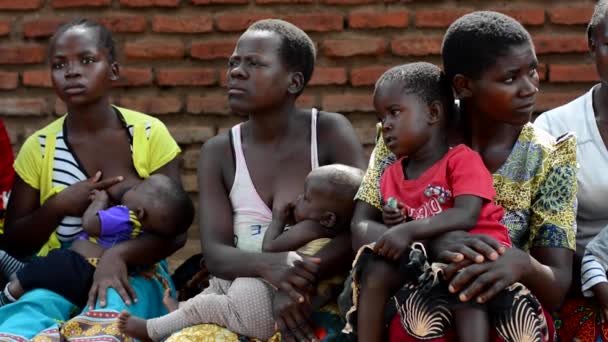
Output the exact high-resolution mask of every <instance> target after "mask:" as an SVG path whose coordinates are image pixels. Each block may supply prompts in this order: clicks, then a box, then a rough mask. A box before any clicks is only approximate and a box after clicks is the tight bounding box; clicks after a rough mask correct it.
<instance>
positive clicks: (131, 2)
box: [120, 0, 181, 7]
mask: <svg viewBox="0 0 608 342" xmlns="http://www.w3.org/2000/svg"><path fill="white" fill-rule="evenodd" d="M180 1H181V0H120V5H121V6H125V7H178V6H179V2H180Z"/></svg>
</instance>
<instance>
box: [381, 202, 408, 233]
mask: <svg viewBox="0 0 608 342" xmlns="http://www.w3.org/2000/svg"><path fill="white" fill-rule="evenodd" d="M403 208H404V207H403V203H401V202H397V207H396V208H394V207H392V206H390V205H388V204H386V205H385V206H384V207H383V208H382V221H383V222H384V224H385V225H386V226H387V227H392V226H395V225H398V224H401V223H403V222H404V221H405V219H404V215H403Z"/></svg>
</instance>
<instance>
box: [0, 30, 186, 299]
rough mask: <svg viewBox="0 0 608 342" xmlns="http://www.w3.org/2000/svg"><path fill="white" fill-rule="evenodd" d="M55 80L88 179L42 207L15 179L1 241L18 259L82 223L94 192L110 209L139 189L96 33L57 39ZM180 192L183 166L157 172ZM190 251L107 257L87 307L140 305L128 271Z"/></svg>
mask: <svg viewBox="0 0 608 342" xmlns="http://www.w3.org/2000/svg"><path fill="white" fill-rule="evenodd" d="M50 62H51V70H52V72H51V78H52V82H53V87H54V89H55V91H56V93H57V95H58V96H59V97H60V98H61V99H62V100H63V101H64V102H65V103H66V105H67V108H68V113H69V115H68V116H67V118H66V128H67V142H68V144H69V145H70V147H71V149H72V152H73V153H74V155H75V156H76V157H77V159H78V160H79V163H80V165H81V167H82V168H83V169H84V171H85V172H86V174H88V175H89V176H90V178H89V179H88V180H86V181H83V182H79V183H76V184H74V185H72V186H69V187H67V188H66V189H65V190H63V191H61V192H60V193H58V194H57V195H55V196H53V197H52V198H50V199H48V200H47V201H46V202H44V204H42V205H40V203H39V202H40V192H39V191H38V190H37V189H34V188H32V187H30V186H29V185H28V184H26V183H25V182H24V181H23V180H22V179H20V178H19V177H16V178H17V179H16V182H15V185H14V186H13V191H12V196H13V197H12V200H11V202H10V205H9V208H8V211H7V219H6V225H5V234H4V236H3V238H2V247H3V248H5V249H6V250H7V251H9V252H10V253H12V254H14V255H18V256H27V255H31V254H33V253H35V252H36V251H38V250H39V249H40V247H42V245H43V244H44V243H45V242H46V241H47V240H48V238H49V236H50V235H51V233H52V232H53V231H54V230H55V228H56V227H57V225H58V224H59V222H60V221H61V220H62V219H63V217H64V216H82V214H83V213H84V211H85V209H86V208H87V206H88V204H89V203H90V202H89V194H90V193H91V191H92V190H105V191H107V193H108V194H109V197H110V199H111V200H112V201H113V202H119V200H120V199H121V197H122V195H123V194H124V193H125V192H126V191H127V190H128V189H129V188H130V187H131V186H132V185H134V184H135V183H137V182H139V176H138V175H137V173H136V172H135V169H134V167H133V162H132V159H131V152H130V148H129V137H128V134H127V131H126V129H125V127H124V125H123V124H122V122H121V120H120V119H119V117H118V116H117V114H116V112H115V111H114V109H113V107H112V106H111V104H110V99H109V91H110V88H111V82H112V81H113V80H116V79H117V78H118V75H119V66H118V63H116V62H114V61H111V60H110V59H109V55H108V51H107V50H106V49H105V48H103V47H100V46H99V42H98V32H97V30H95V29H90V28H84V27H73V28H70V29H68V30H67V31H66V32H64V33H63V34H62V35H61V36H59V37H58V38H57V40H56V42H55V45H54V46H53V47H52V49H51V53H50ZM155 173H162V174H164V175H166V176H168V177H170V178H172V179H173V180H174V181H175V182H177V183H178V184H180V185H181V179H180V176H179V161H178V160H173V161H171V162H169V163H167V164H166V165H165V166H163V167H161V168H160V169H158V170H156V171H155ZM184 243H185V235H184V234H183V235H180V236H177V237H175V238H173V239H170V240H167V239H160V238H156V237H153V236H142V237H141V238H138V239H135V240H130V241H126V242H124V243H121V244H119V245H117V246H114V247H112V248H110V249H108V250H107V251H105V252H104V254H103V256H102V257H101V259H100V260H99V263H98V265H97V269H96V271H95V275H94V280H93V286H92V287H91V291H90V293H89V302H88V305H89V307H90V308H93V307H94V304H95V302H96V301H97V300H98V301H99V305H100V306H101V307H104V306H105V304H106V294H107V289H108V288H109V287H112V288H114V289H115V290H116V291H117V292H118V293H119V295H120V296H121V297H122V298H123V300H124V301H125V303H127V304H130V303H131V302H132V301H137V296H136V294H135V291H134V290H133V288H132V287H131V286H130V285H129V279H128V273H127V265H146V264H153V263H155V262H157V261H159V260H161V259H163V258H165V257H167V256H169V255H171V254H172V253H173V252H175V251H176V250H177V249H179V248H181V247H182V246H183V244H184Z"/></svg>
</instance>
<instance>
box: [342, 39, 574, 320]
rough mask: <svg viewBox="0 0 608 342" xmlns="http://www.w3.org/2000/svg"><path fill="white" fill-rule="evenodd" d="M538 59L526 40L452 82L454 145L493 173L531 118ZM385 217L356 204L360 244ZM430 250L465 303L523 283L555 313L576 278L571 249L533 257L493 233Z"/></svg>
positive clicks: (453, 237)
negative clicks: (456, 121)
mask: <svg viewBox="0 0 608 342" xmlns="http://www.w3.org/2000/svg"><path fill="white" fill-rule="evenodd" d="M536 64H537V61H536V56H535V53H534V50H533V47H532V45H531V44H530V43H525V44H522V45H518V46H513V47H511V48H510V49H509V51H508V53H507V54H506V55H505V56H503V57H499V58H497V61H496V63H495V64H494V65H493V66H490V67H488V68H487V69H486V70H484V72H482V74H481V76H480V77H479V79H472V78H469V77H467V76H465V75H456V76H455V77H454V79H453V86H454V88H455V90H456V93H457V95H458V97H459V98H460V99H461V104H462V108H461V110H462V111H463V114H464V115H463V117H464V118H465V120H464V121H463V122H461V123H460V125H461V129H459V130H457V131H458V132H460V133H461V135H460V136H454V137H451V138H452V139H451V140H450V144H451V145H454V144H458V143H462V142H464V143H466V144H467V145H469V146H470V147H471V148H472V149H473V150H475V151H477V152H478V153H480V155H481V157H482V160H483V162H484V164H485V165H486V167H487V168H488V170H490V171H491V172H496V170H498V168H499V167H500V166H501V165H502V164H503V163H504V162H505V160H506V159H507V158H508V156H509V154H510V153H511V150H512V149H513V145H514V144H515V142H516V140H517V138H518V137H519V134H520V133H521V130H522V128H523V126H524V124H525V123H526V122H528V121H529V120H530V115H531V113H532V110H533V103H534V100H535V96H536V93H537V91H538V89H537V88H538V74H537V73H536ZM381 217H382V214H381V212H380V210H378V209H376V208H374V207H373V206H371V205H369V204H366V203H363V202H361V201H359V202H357V204H356V207H355V214H354V217H353V221H352V225H351V230H352V232H353V235H354V239H353V245H354V247H359V246H360V245H361V244H362V243H365V242H372V241H375V240H376V239H377V237H379V236H380V235H381V234H382V233H383V231H384V230H385V229H383V227H382V226H381V225H380V224H378V223H377V222H379V220H381ZM427 250H428V251H429V252H430V253H431V257H433V258H436V259H438V260H440V261H443V262H445V263H448V264H449V265H448V267H447V269H446V276H447V277H448V279H451V282H450V289H451V291H452V292H454V293H458V294H459V298H460V299H461V300H463V301H468V300H475V301H477V302H480V303H485V302H487V301H488V300H490V299H491V298H492V297H493V296H494V295H496V294H497V293H498V292H499V291H501V290H503V289H504V288H506V287H507V286H509V285H511V284H513V283H514V282H517V281H520V282H522V283H523V284H524V285H526V286H527V287H528V288H529V289H530V290H531V291H532V292H533V293H534V294H535V295H536V296H537V298H538V299H539V300H540V302H541V303H542V305H543V307H544V308H545V309H547V310H549V311H551V310H555V309H557V308H558V307H559V306H560V305H561V303H562V301H563V299H564V297H565V295H566V293H567V291H568V288H569V286H570V282H571V270H572V254H573V253H572V251H570V250H568V249H565V248H540V247H533V248H531V249H530V252H529V254H528V253H525V252H523V251H521V250H519V249H517V248H510V249H508V250H505V249H504V247H502V246H500V244H499V243H498V242H496V241H495V240H493V239H491V238H489V237H486V236H483V235H472V234H469V233H467V232H463V231H459V232H450V233H446V234H444V235H443V236H441V237H440V238H437V239H435V240H433V242H432V243H431V244H429V246H428V248H427ZM459 270H461V271H460V272H459V273H458V274H456V272H457V271H459ZM546 284H552V286H551V287H550V288H547V286H546Z"/></svg>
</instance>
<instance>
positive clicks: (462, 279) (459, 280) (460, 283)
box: [449, 264, 489, 293]
mask: <svg viewBox="0 0 608 342" xmlns="http://www.w3.org/2000/svg"><path fill="white" fill-rule="evenodd" d="M488 267H489V266H488V264H474V265H471V266H467V267H465V268H463V269H462V270H461V271H460V272H458V274H456V275H455V276H454V278H452V281H450V286H449V290H450V292H452V293H455V292H458V291H460V290H461V289H463V288H464V287H465V286H466V285H467V284H469V283H470V282H471V281H472V280H473V279H475V278H477V277H478V276H479V275H480V274H481V273H483V272H485V271H486V270H487V268H488Z"/></svg>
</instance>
